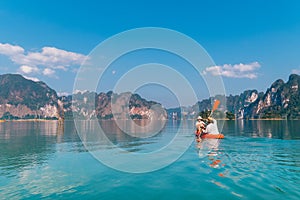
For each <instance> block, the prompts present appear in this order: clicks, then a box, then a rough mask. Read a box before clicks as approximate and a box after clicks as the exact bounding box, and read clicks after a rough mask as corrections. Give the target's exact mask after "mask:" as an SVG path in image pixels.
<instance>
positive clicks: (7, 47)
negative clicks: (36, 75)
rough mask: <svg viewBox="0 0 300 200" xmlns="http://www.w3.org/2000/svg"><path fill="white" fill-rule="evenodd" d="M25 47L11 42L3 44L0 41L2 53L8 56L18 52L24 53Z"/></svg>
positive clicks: (0, 52)
mask: <svg viewBox="0 0 300 200" xmlns="http://www.w3.org/2000/svg"><path fill="white" fill-rule="evenodd" d="M23 53H24V49H23V48H22V47H20V46H16V45H11V44H7V43H6V44H2V43H0V54H2V55H6V56H13V55H16V54H23Z"/></svg>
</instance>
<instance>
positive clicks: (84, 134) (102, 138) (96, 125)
mask: <svg viewBox="0 0 300 200" xmlns="http://www.w3.org/2000/svg"><path fill="white" fill-rule="evenodd" d="M120 123H122V129H121V128H120V127H119V125H120ZM135 123H136V124H137V125H138V126H140V128H138V129H136V126H132V123H131V122H130V121H127V120H123V121H118V124H116V122H115V121H113V120H104V121H98V120H88V121H81V122H78V123H77V124H76V126H77V129H78V133H79V135H80V138H81V139H82V141H83V143H84V144H85V145H86V147H87V148H88V149H89V150H90V151H96V150H99V149H107V148H121V149H123V150H126V151H128V152H136V151H139V152H143V153H145V152H151V151H153V150H157V149H159V148H162V147H164V146H165V145H166V144H168V143H169V142H170V141H171V140H172V139H173V138H174V136H175V134H176V133H177V131H178V128H179V124H177V123H180V121H179V122H176V124H174V122H172V121H168V122H167V123H166V121H159V120H157V121H156V122H155V123H158V127H160V126H161V125H162V124H163V125H164V126H163V129H162V130H160V131H159V132H158V133H156V134H154V135H152V133H150V135H152V136H151V137H147V138H144V137H140V136H141V134H142V135H144V133H145V132H151V131H153V130H152V129H151V127H150V128H149V127H147V126H146V125H147V124H148V122H147V121H145V120H137V121H136V122H135ZM143 127H145V129H144V130H142V133H141V129H142V128H143ZM163 132H164V134H163ZM166 133H168V134H166Z"/></svg>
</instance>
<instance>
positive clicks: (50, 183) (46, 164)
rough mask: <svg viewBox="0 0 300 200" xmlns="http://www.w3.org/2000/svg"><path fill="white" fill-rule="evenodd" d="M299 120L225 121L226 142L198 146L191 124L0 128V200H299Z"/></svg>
mask: <svg viewBox="0 0 300 200" xmlns="http://www.w3.org/2000/svg"><path fill="white" fill-rule="evenodd" d="M299 122H300V121H267V120H262V121H260V120H249V121H224V122H223V123H224V126H223V129H222V133H223V134H224V135H225V139H223V140H204V141H203V142H201V143H196V142H195V140H194V135H193V132H194V125H193V124H194V122H193V121H166V123H165V124H164V125H163V129H162V130H161V131H158V132H157V133H156V134H154V135H151V136H149V137H146V136H147V135H143V136H145V137H139V136H140V135H134V134H137V133H139V131H140V130H139V131H136V129H135V128H136V127H134V128H132V127H128V126H127V125H126V123H125V126H124V127H126V128H127V131H128V132H129V133H130V134H125V133H124V131H122V130H120V129H119V128H118V127H116V124H115V123H113V122H111V121H104V122H101V123H100V127H101V131H103V132H104V133H105V134H104V135H100V134H99V130H98V128H99V127H97V126H96V128H95V124H98V122H84V121H83V122H77V123H76V124H74V122H72V121H66V122H65V123H64V124H63V125H59V124H58V123H57V122H56V121H45V122H43V121H41V122H33V121H31V122H30V121H27V122H25V121H24V122H4V123H0V150H1V153H0V199H41V198H43V199H55V198H59V199H218V198H219V199H299V196H300V187H299V185H300V140H299V139H300V123H299ZM220 124H222V123H220ZM98 125H99V124H98ZM132 129H134V131H132ZM130 131H131V132H130ZM132 134H133V135H132ZM177 136H178V137H177ZM107 139H108V141H106V140H107ZM109 141H110V142H109Z"/></svg>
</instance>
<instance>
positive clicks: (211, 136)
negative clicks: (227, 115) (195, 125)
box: [201, 133, 224, 139]
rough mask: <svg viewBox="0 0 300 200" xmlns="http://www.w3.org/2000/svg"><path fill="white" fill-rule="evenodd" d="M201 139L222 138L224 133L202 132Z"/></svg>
mask: <svg viewBox="0 0 300 200" xmlns="http://www.w3.org/2000/svg"><path fill="white" fill-rule="evenodd" d="M201 138H202V139H224V135H223V134H222V133H219V134H202V135H201Z"/></svg>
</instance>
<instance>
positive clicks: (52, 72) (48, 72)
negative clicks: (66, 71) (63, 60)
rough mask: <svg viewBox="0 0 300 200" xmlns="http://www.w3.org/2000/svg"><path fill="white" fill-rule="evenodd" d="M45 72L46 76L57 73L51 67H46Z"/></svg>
mask: <svg viewBox="0 0 300 200" xmlns="http://www.w3.org/2000/svg"><path fill="white" fill-rule="evenodd" d="M43 74H44V75H45V76H53V75H54V74H55V71H54V70H53V69H50V68H45V69H44V70H43Z"/></svg>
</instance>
